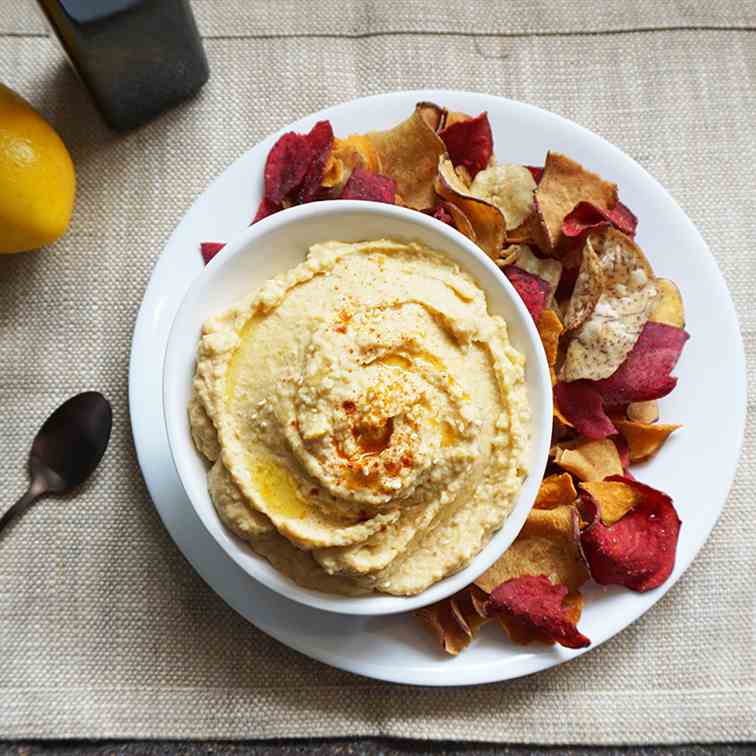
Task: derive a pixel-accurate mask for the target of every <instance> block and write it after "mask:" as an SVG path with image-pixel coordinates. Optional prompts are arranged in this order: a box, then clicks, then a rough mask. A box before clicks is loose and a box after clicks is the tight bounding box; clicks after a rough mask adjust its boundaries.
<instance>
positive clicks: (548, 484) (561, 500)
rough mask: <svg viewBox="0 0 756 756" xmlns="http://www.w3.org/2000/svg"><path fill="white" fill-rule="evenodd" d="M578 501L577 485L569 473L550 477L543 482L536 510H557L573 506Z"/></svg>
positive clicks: (535, 505) (537, 498)
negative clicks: (557, 508)
mask: <svg viewBox="0 0 756 756" xmlns="http://www.w3.org/2000/svg"><path fill="white" fill-rule="evenodd" d="M575 499H577V491H576V490H575V484H574V483H573V482H572V476H571V475H570V474H569V473H561V474H560V475H548V476H547V477H545V478H544V479H543V480H542V481H541V487H540V488H539V489H538V495H537V496H536V500H535V504H533V507H534V508H535V509H555V508H556V507H563V506H568V505H570V504H573V503H574V502H575Z"/></svg>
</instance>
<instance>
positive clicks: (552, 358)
mask: <svg viewBox="0 0 756 756" xmlns="http://www.w3.org/2000/svg"><path fill="white" fill-rule="evenodd" d="M537 328H538V335H539V336H540V337H541V343H542V344H543V349H544V351H545V352H546V361H547V362H548V363H549V366H550V367H552V368H553V367H554V365H556V359H557V353H558V351H559V337H560V336H561V335H562V332H563V331H564V327H563V326H562V321H561V320H559V316H558V315H557V314H556V313H555V312H554V310H544V311H543V312H542V313H541V317H540V318H538V323H537Z"/></svg>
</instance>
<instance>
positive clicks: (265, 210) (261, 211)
mask: <svg viewBox="0 0 756 756" xmlns="http://www.w3.org/2000/svg"><path fill="white" fill-rule="evenodd" d="M282 209H283V206H282V205H276V204H274V203H273V202H271V201H270V200H269V199H268V198H267V197H263V198H262V199H261V200H260V204H259V205H258V206H257V212H256V213H255V217H254V218H252V223H250V224H249V225H250V226H251V225H252V224H254V223H257V221H261V220H262V219H263V218H267V217H268V216H269V215H273V213H277V212H278V211H279V210H282Z"/></svg>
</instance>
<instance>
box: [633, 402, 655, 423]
mask: <svg viewBox="0 0 756 756" xmlns="http://www.w3.org/2000/svg"><path fill="white" fill-rule="evenodd" d="M627 417H628V420H634V421H635V422H636V423H655V422H656V421H657V420H658V419H659V404H658V403H657V402H656V401H655V400H654V399H650V400H649V401H647V402H632V403H631V404H628V405H627Z"/></svg>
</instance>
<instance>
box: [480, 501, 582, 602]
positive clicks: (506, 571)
mask: <svg viewBox="0 0 756 756" xmlns="http://www.w3.org/2000/svg"><path fill="white" fill-rule="evenodd" d="M523 575H546V577H548V578H549V579H550V580H551V581H552V582H553V583H562V584H563V585H566V586H567V588H568V589H569V590H570V591H571V592H573V591H576V590H577V589H578V588H580V586H581V585H583V583H585V581H586V580H588V578H589V577H590V575H589V574H588V568H587V567H586V564H585V561H584V559H583V557H582V552H581V551H580V526H579V517H578V511H577V509H576V508H575V507H573V506H561V507H555V508H554V509H533V510H531V511H530V514H528V519H527V520H526V521H525V525H523V527H522V530H521V531H520V534H519V535H518V536H517V538H516V539H515V541H514V543H513V544H512V545H511V546H510V547H509V548H508V549H507V550H506V551H505V552H504V553H503V554H502V555H501V557H499V559H498V560H497V561H496V562H495V563H494V564H493V565H492V566H491V567H489V568H488V569H487V570H486V571H485V572H484V573H483V574H482V575H481V576H480V577H479V578H478V579H477V580H476V581H475V585H477V586H478V588H481V589H482V590H484V591H486V593H490V592H491V591H492V590H493V589H494V588H496V586H497V585H501V583H504V582H506V581H507V580H511V579H512V578H516V577H522V576H523Z"/></svg>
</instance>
